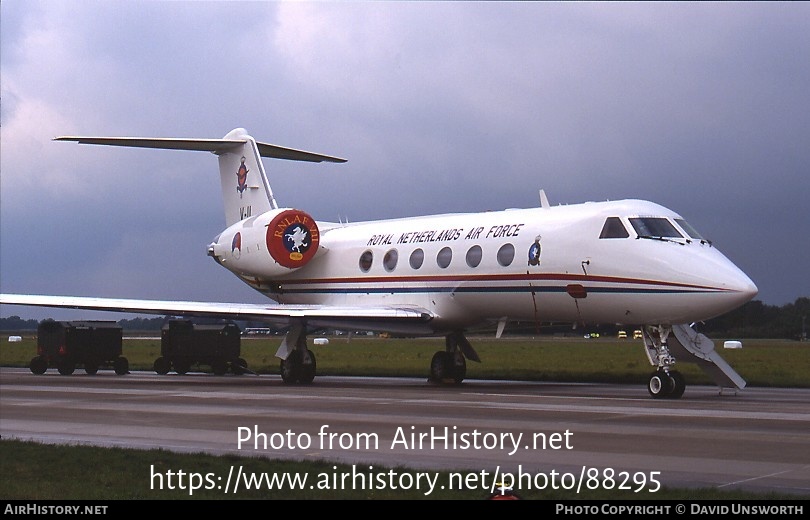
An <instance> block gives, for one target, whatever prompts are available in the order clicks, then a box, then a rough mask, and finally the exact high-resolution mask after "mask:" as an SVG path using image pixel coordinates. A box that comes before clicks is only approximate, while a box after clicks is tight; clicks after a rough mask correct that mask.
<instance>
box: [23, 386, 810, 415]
mask: <svg viewBox="0 0 810 520" xmlns="http://www.w3.org/2000/svg"><path fill="white" fill-rule="evenodd" d="M14 388H15V389H17V390H21V391H24V392H27V393H30V392H43V393H46V392H54V393H59V394H61V396H60V397H59V399H58V400H59V401H64V400H65V393H66V392H68V391H72V392H74V393H86V394H110V393H115V394H116V395H118V396H120V397H125V396H154V395H159V396H162V397H178V398H193V399H196V400H200V399H222V398H230V399H234V400H240V401H246V400H251V401H267V400H268V399H270V400H273V401H274V402H278V401H283V400H301V399H306V400H309V399H312V398H313V396H312V395H300V394H296V395H292V394H288V395H284V394H256V393H239V392H219V391H200V392H193V391H183V392H172V391H162V390H143V389H128V390H126V391H125V392H121V391H118V390H117V389H99V388H78V387H68V386H51V387H38V386H27V385H20V386H15V387H14ZM465 395H470V396H472V395H478V396H480V395H486V396H493V397H502V398H508V399H514V398H521V399H526V398H530V399H532V400H537V399H553V400H560V399H566V400H579V401H583V400H600V401H601V400H615V401H633V402H636V401H645V402H646V400H643V399H637V398H622V397H616V398H606V397H590V396H585V397H582V396H557V395H543V394H498V393H480V394H479V393H475V394H473V393H466V394H465ZM27 398H28V399H30V394H29V395H28V397H27ZM317 399H318V401H320V402H324V401H331V402H343V403H346V402H360V403H368V402H371V403H374V404H379V405H386V404H390V403H396V404H415V405H419V406H424V405H431V406H450V407H460V406H464V407H469V408H488V409H508V410H526V411H536V412H581V413H591V414H593V413H599V414H605V415H627V416H636V417H637V416H656V417H661V416H668V417H702V418H724V419H751V420H764V421H767V420H781V421H799V422H810V413H777V412H759V411H729V410H720V409H712V408H704V409H675V408H635V407H630V406H608V407H602V406H596V405H573V404H559V405H557V404H549V403H489V402H481V401H479V400H475V401H473V400H457V399H413V398H409V399H395V398H380V397H379V396H373V397H349V396H345V397H340V396H325V395H318V396H317ZM7 401H8V399H7ZM9 404H10V403H9Z"/></svg>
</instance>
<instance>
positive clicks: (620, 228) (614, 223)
mask: <svg viewBox="0 0 810 520" xmlns="http://www.w3.org/2000/svg"><path fill="white" fill-rule="evenodd" d="M629 236H630V233H628V232H627V228H625V227H624V224H622V221H621V219H620V218H619V217H608V218H607V220H605V225H604V226H602V233H600V234H599V238H627V237H629Z"/></svg>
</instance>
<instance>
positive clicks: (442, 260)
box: [436, 247, 453, 269]
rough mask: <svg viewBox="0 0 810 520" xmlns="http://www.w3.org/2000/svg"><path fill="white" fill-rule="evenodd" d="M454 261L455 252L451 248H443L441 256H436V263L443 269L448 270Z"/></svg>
mask: <svg viewBox="0 0 810 520" xmlns="http://www.w3.org/2000/svg"><path fill="white" fill-rule="evenodd" d="M452 259H453V250H452V249H450V248H449V247H443V248H442V249H441V251H439V254H438V255H436V263H437V264H439V267H441V268H442V269H444V268H446V267H447V266H448V265H450V261H451V260H452Z"/></svg>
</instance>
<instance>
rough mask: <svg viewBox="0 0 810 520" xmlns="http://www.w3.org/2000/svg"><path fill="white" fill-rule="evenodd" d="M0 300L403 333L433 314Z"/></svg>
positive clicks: (424, 329) (421, 327)
mask: <svg viewBox="0 0 810 520" xmlns="http://www.w3.org/2000/svg"><path fill="white" fill-rule="evenodd" d="M0 304H5V305H29V306H35V307H57V308H65V309H88V310H96V311H112V312H130V313H143V314H159V315H171V316H187V317H213V318H224V319H230V320H250V321H264V322H268V323H274V324H276V325H279V326H287V325H290V324H292V323H293V322H299V323H301V322H303V323H305V324H306V325H307V326H310V327H315V328H320V327H330V328H336V329H361V330H374V331H389V332H396V333H403V334H430V333H432V332H433V329H432V328H431V326H430V321H431V320H432V319H433V318H434V316H433V314H432V313H430V312H429V311H427V310H426V309H423V308H420V307H412V306H404V305H403V306H386V307H336V306H328V305H263V304H251V303H213V302H193V301H163V300H133V299H119V298H93V297H84V296H46V295H35V294H0Z"/></svg>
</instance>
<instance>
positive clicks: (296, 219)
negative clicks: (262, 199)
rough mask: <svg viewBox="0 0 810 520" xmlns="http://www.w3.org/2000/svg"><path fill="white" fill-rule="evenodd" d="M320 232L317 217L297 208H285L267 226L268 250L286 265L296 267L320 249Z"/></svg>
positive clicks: (280, 262)
mask: <svg viewBox="0 0 810 520" xmlns="http://www.w3.org/2000/svg"><path fill="white" fill-rule="evenodd" d="M319 241H320V232H319V231H318V225H317V224H316V223H315V219H314V218H312V217H310V216H309V215H307V214H306V213H304V212H303V211H300V210H297V209H288V210H284V211H282V212H281V213H279V214H278V215H276V216H275V217H274V218H273V220H271V221H270V224H269V225H268V226H267V250H268V251H269V252H270V255H271V256H272V257H273V259H274V260H275V261H276V262H278V263H279V264H280V265H283V266H284V267H289V268H290V269H295V268H296V267H301V266H303V265H305V264H306V263H307V262H309V261H310V260H311V259H312V257H313V256H315V253H316V252H317V251H318V242H319Z"/></svg>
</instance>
